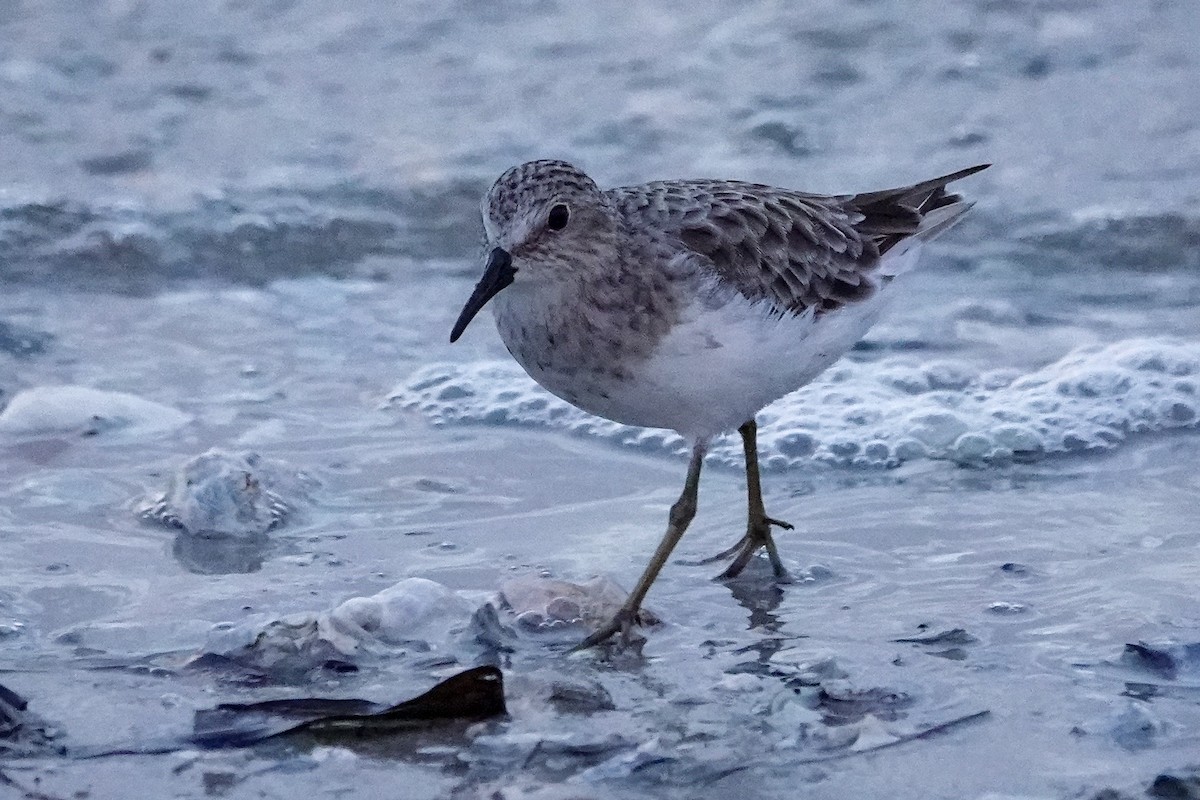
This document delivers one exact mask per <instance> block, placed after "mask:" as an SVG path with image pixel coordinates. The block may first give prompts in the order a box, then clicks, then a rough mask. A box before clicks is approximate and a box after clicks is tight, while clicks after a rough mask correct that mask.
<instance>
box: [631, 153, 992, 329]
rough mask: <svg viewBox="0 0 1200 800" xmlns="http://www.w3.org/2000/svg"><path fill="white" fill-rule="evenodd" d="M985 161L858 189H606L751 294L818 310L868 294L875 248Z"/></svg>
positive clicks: (782, 307)
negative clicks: (897, 184)
mask: <svg viewBox="0 0 1200 800" xmlns="http://www.w3.org/2000/svg"><path fill="white" fill-rule="evenodd" d="M983 168H984V167H982V166H980V167H975V168H972V169H969V170H963V171H962V172H958V173H954V174H953V175H947V176H945V177H942V178H936V179H934V180H931V181H925V182H924V183H920V184H915V185H913V186H907V187H903V188H899V189H888V190H884V191H881V192H871V193H868V194H860V195H839V196H824V195H813V194H805V193H803V192H791V191H787V190H783V189H776V188H773V187H770V186H763V185H760V184H751V183H741V182H737V181H709V180H694V181H662V182H657V183H649V184H644V185H641V186H630V187H620V188H617V189H612V190H610V191H609V196H610V198H611V199H612V200H613V201H614V202H615V203H616V205H617V207H618V209H619V210H620V211H621V213H623V214H624V215H626V217H627V218H630V219H631V220H635V221H640V222H643V223H649V225H650V226H652V227H653V228H656V229H658V230H662V231H663V232H664V234H665V235H667V236H669V237H672V238H673V239H674V240H675V241H676V242H678V243H679V244H682V245H683V246H684V247H685V248H687V249H688V250H691V251H692V252H694V253H696V254H698V255H700V256H703V257H704V259H705V260H706V262H707V263H708V264H709V265H710V266H711V268H712V270H713V271H714V272H715V273H716V274H717V275H718V276H719V277H720V278H721V279H722V280H724V281H728V282H729V283H730V284H731V285H732V286H734V287H735V288H736V289H737V290H738V291H739V292H740V293H741V294H743V295H745V296H746V297H748V298H750V299H751V300H756V301H757V300H761V301H766V302H768V303H770V304H771V305H772V306H774V307H775V308H776V309H777V310H778V311H779V312H780V313H789V312H790V313H793V314H802V313H804V312H806V311H808V310H809V309H813V310H814V312H815V313H817V314H821V313H824V312H827V311H832V310H834V309H837V308H841V307H842V306H844V305H846V304H847V303H853V302H856V301H859V300H862V299H865V298H866V297H868V296H870V294H871V293H872V292H873V291H874V290H875V288H876V287H877V285H878V284H879V282H880V280H879V278H877V277H876V276H875V275H874V274H873V273H874V272H875V270H876V268H877V267H878V265H879V261H880V255H881V254H883V253H886V252H887V251H888V250H889V249H891V248H892V247H894V246H895V245H896V244H897V243H898V242H900V241H902V240H903V239H905V238H907V237H910V236H913V235H918V234H920V233H921V231H920V230H919V229H920V228H921V221H922V219H923V217H924V216H925V215H926V214H928V213H929V212H930V211H933V210H935V209H938V208H944V207H946V206H949V205H952V204H954V203H957V202H958V201H959V200H960V199H961V198H959V197H958V196H957V195H953V194H949V193H947V192H946V191H945V188H944V187H945V185H946V184H947V183H949V182H950V181H952V180H956V179H958V178H961V177H965V176H966V175H969V174H971V173H973V172H977V171H979V170H980V169H983ZM953 216H954V215H952V217H953ZM951 219H952V218H951ZM941 227H944V225H942V226H941Z"/></svg>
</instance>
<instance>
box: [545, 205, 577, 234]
mask: <svg viewBox="0 0 1200 800" xmlns="http://www.w3.org/2000/svg"><path fill="white" fill-rule="evenodd" d="M570 219H571V210H570V209H569V208H567V207H566V206H565V205H563V204H562V203H559V204H558V205H556V206H555V207H554V208H552V209H550V216H549V217H547V218H546V227H547V228H549V229H550V230H552V231H561V230H562V229H563V228H565V227H567V222H568V221H569V220H570Z"/></svg>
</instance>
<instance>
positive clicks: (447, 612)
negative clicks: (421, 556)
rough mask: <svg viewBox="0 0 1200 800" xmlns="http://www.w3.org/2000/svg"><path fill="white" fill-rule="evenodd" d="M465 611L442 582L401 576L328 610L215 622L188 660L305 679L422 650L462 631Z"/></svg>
mask: <svg viewBox="0 0 1200 800" xmlns="http://www.w3.org/2000/svg"><path fill="white" fill-rule="evenodd" d="M470 613H471V609H470V604H468V603H467V601H466V600H464V599H463V598H462V597H460V596H459V595H457V594H456V593H454V592H453V591H451V590H450V589H447V588H446V587H445V586H442V585H441V584H440V583H436V582H434V581H431V580H426V579H425V578H406V579H404V580H402V581H400V582H399V583H397V584H395V585H394V586H390V587H388V588H387V589H384V590H383V591H381V592H378V593H377V594H374V595H371V596H369V597H352V598H350V599H349V600H346V601H345V602H343V603H341V604H340V605H338V606H336V607H334V608H332V609H329V610H326V611H320V612H302V613H297V614H289V615H286V616H283V617H271V616H269V615H257V616H255V617H253V618H251V619H248V620H245V621H243V622H239V623H236V624H232V623H222V624H219V625H216V626H214V628H213V629H212V631H211V632H210V633H209V637H208V641H207V642H206V643H205V645H204V648H203V651H202V652H200V653H198V654H197V655H196V656H194V657H193V658H192V659H191V661H190V662H189V664H190V665H192V666H196V667H211V666H214V665H221V664H223V665H226V666H229V665H232V666H236V667H238V668H241V669H248V670H252V671H254V672H255V673H258V674H260V675H262V676H263V677H265V678H268V679H270V680H276V681H284V682H287V681H296V680H302V679H304V678H305V677H307V676H308V675H309V673H311V672H312V671H313V670H316V669H322V668H334V669H337V670H339V671H344V670H347V669H350V670H352V669H354V668H356V666H357V664H358V663H359V662H361V661H362V660H363V659H364V658H366V657H369V656H371V655H372V654H376V653H378V654H385V653H386V654H388V655H392V656H394V655H397V654H399V653H400V652H402V651H404V650H410V651H416V652H422V653H427V652H429V651H431V650H434V649H436V648H437V647H438V646H439V645H441V644H443V643H444V642H446V641H447V640H448V639H449V638H450V637H452V636H453V635H454V634H455V632H456V631H458V630H461V629H463V628H465V627H466V625H467V623H468V620H469V617H470Z"/></svg>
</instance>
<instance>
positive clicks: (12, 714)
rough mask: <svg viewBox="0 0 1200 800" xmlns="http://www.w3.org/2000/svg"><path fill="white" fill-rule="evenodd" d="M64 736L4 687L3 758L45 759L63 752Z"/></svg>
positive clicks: (0, 700)
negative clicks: (61, 743) (61, 737)
mask: <svg viewBox="0 0 1200 800" xmlns="http://www.w3.org/2000/svg"><path fill="white" fill-rule="evenodd" d="M59 736H60V733H59V731H58V730H56V729H55V728H54V727H53V726H51V725H50V724H49V723H48V722H46V721H45V720H43V719H42V718H41V717H39V716H38V715H36V714H34V713H33V712H32V711H30V710H29V703H28V702H27V701H26V700H25V698H24V697H21V695H19V694H17V693H16V692H14V691H13V690H12V689H9V688H8V687H6V686H4V685H3V684H0V756H12V757H22V756H42V755H57V754H60V753H62V752H63V748H62V746H61V745H57V744H55V743H54V742H55V740H56V739H58V738H59Z"/></svg>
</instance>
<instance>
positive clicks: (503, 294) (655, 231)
mask: <svg viewBox="0 0 1200 800" xmlns="http://www.w3.org/2000/svg"><path fill="white" fill-rule="evenodd" d="M986 167H987V165H986V164H984V165H979V166H975V167H970V168H968V169H964V170H960V171H959V172H954V173H951V174H949V175H944V176H942V177H940V178H934V179H932V180H927V181H922V182H921V183H916V184H913V185H911V186H904V187H901V188H898V189H885V190H883V191H878V192H866V193H864V194H846V195H832V196H830V195H818V194H808V193H805V192H798V191H792V190H788V189H777V188H775V187H772V186H764V185H760V184H754V183H743V182H740V181H727V180H674V181H655V182H653V183H645V184H641V185H638V186H621V187H617V188H615V189H607V190H602V189H600V188H599V187H598V186H597V185H596V184H595V182H594V181H592V179H591V178H589V177H588V176H587V175H586V174H584V173H583V172H582V171H581V170H579V169H577V168H576V167H574V166H572V165H570V164H568V163H566V162H563V161H531V162H529V163H526V164H522V165H520V166H517V167H513V168H512V169H510V170H508V171H507V172H505V173H504V174H503V175H501V176H500V178H499V180H497V181H496V182H495V184H493V185H492V188H491V189H490V190H489V191H488V193H487V195H486V196H484V198H483V203H482V211H483V225H484V229H485V231H486V233H487V241H488V255H487V263H486V265H485V267H484V271H483V277H482V278H481V279H480V280H479V283H478V284H477V285H476V286H475V290H474V291H473V292H472V293H471V297H470V299H468V300H467V303H466V306H465V307H464V308H463V310H462V313H461V314H460V315H459V317H458V321H457V322H456V323H455V324H454V329H453V331H452V332H451V334H450V341H451V342H454V341H457V340H458V338H459V336H461V335H462V333H463V330H464V329H465V328H466V327H467V325H468V323H470V321H471V320H472V319H473V318H474V317H475V315H476V314H477V313H478V312H479V310H480V309H482V308H483V307H484V306H485V305H486V304H487V303H488V302H489V301H491V303H492V311H493V313H494V315H495V317H496V324H497V326H498V328H499V331H500V338H501V339H502V340H503V341H504V344H505V346H507V347H508V351H509V352H510V353H511V354H512V356H513V358H515V359H516V360H517V362H518V363H520V364H521V366H522V367H524V368H525V371H526V372H528V373H529V374H530V376H532V377H533V379H534V380H536V381H537V382H538V383H540V384H541V385H542V386H543V387H545V388H546V389H548V390H549V391H550V392H552V393H554V394H555V395H557V396H559V397H561V398H563V399H564V400H567V401H568V402H570V403H572V404H574V405H576V406H578V407H579V408H581V409H583V410H584V411H588V412H590V413H593V414H597V415H599V416H601V417H605V418H607V419H610V420H615V421H617V422H621V423H625V424H627V425H639V426H643V427H648V428H670V429H673V430H675V431H678V432H679V433H680V434H682V435H683V436H684V437H686V438H687V439H688V440H689V441H690V442H691V444H692V451H691V461H690V463H689V464H688V471H687V480H686V481H685V483H684V487H683V493H682V494H681V495H680V497H679V499H678V500H677V501H676V502H675V504H674V505H672V506H671V512H670V517H669V522H668V525H667V532H666V535H665V536H664V537H663V539H662V541H661V543H660V544H659V546H658V549H657V550H656V551H655V553H654V556H653V557H652V558H651V560H650V564H649V565H648V566H647V567H646V570H645V572H644V573H643V574H642V576H641V578H640V579H639V580H638V582H637V585H636V586H635V587H634V589H633V592H632V593H631V594H630V595H629V597H628V599H627V601H626V603H625V605H624V607H623V608H622V609H621V610H620V611H619V612H618V613H617V614H616V616H615V617H614V618H613V619H612V620H610V621H609V622H608V623H607V624H606V625H604V626H602V627H601V628H600V629H599V630H597V631H595V632H594V633H593V634H592V635H590V636H588V637H587V638H586V639H585V640H584V641H583V642H582V644H581V645H580V647H589V646H592V645H595V644H598V643H600V642H603V641H605V640H606V639H608V638H609V637H611V636H612V635H614V634H616V633H620V634H621V635H622V638H623V639H628V638H629V635H630V630H631V627H632V625H633V624H634V621H635V620H636V617H637V612H638V609H639V608H640V606H641V603H642V600H643V599H644V598H645V596H646V593H647V592H648V591H649V589H650V585H651V584H652V583H653V582H654V579H655V577H656V576H657V575H658V573H659V570H661V569H662V567H663V564H664V563H665V562H666V560H667V558H668V557H669V556H670V554H671V551H672V550H673V549H674V547H675V545H676V543H677V542H678V541H679V539H680V537H681V536H682V535H683V532H684V530H686V528H687V526H688V523H690V522H691V520H692V517H693V516H694V515H695V511H696V497H697V490H698V487H699V481H700V468H701V465H702V464H703V461H704V454H705V450H706V448H707V445H708V442H709V440H710V439H711V438H712V437H714V436H716V435H718V434H721V433H725V432H728V431H731V430H733V429H735V428H736V429H737V431H738V432H739V433H740V434H741V437H742V443H743V446H744V450H745V457H746V485H747V490H748V493H749V519H748V521H747V524H746V532H745V534H744V535H743V536H742V537H741V539H740V540H738V542H737V543H736V544H734V546H733V547H731V548H729V549H728V550H726V551H725V552H723V553H720V554H718V555H717V556H714V557H713V559H709V560H716V559H720V558H732V562H731V563H730V565H729V567H728V568H727V569H726V570H725V571H724V572H723V573H722V576H723V577H730V578H731V577H734V576H736V575H737V574H739V573H740V572H741V571H742V570H743V569H744V568H745V566H746V565H747V564H748V563H749V562H750V560H751V559H752V558H753V557H754V556H755V554H756V553H758V552H759V551H760V550H764V549H765V550H766V553H767V556H768V558H769V559H770V563H771V566H772V569H773V570H774V573H775V576H776V577H777V578H779V579H786V576H787V572H786V570H785V569H784V565H783V561H782V560H781V559H780V557H779V553H778V551H777V549H776V547H775V541H774V539H773V537H772V535H771V528H772V526H777V527H782V528H791V526H790V525H788V524H787V523H784V522H781V521H779V520H776V519H773V518H771V517H769V516H767V514H766V511H765V509H764V507H763V501H762V490H761V487H760V483H759V472H758V456H757V450H756V436H757V429H756V427H755V421H754V415H755V414H756V413H757V412H758V411H759V410H760V409H762V408H763V407H764V406H766V405H767V404H768V403H770V402H772V401H774V400H777V399H778V398H780V397H782V396H783V395H785V394H787V393H789V392H791V391H794V390H795V389H798V388H800V387H801V386H803V385H805V384H806V383H808V382H809V381H811V380H812V379H813V378H814V377H816V376H817V375H818V374H819V373H820V372H821V371H822V370H824V369H825V368H826V367H828V366H829V365H830V364H832V363H833V362H834V361H836V360H837V359H838V358H839V357H840V356H841V355H842V354H843V353H844V352H846V351H847V350H849V349H850V347H851V346H853V345H854V343H855V342H856V341H858V339H859V338H860V337H861V336H862V335H863V334H864V333H866V331H867V329H868V328H870V327H871V325H872V324H873V323H874V321H875V319H876V317H877V316H878V314H879V311H880V307H881V306H880V295H881V293H882V290H883V289H884V288H885V287H886V286H887V284H888V283H889V282H890V281H891V279H892V278H893V277H895V276H896V275H898V274H900V273H901V272H904V271H905V270H907V269H909V268H910V267H911V266H912V265H913V263H914V261H915V260H916V257H917V253H918V250H919V249H920V245H921V244H922V243H924V242H927V241H929V240H930V239H933V238H934V237H935V236H937V235H938V234H940V233H942V232H943V231H945V230H946V229H947V228H949V227H950V226H951V225H953V224H954V223H955V222H956V221H957V220H958V219H959V218H960V217H961V216H962V215H963V214H964V213H965V212H966V211H967V209H969V208H970V207H971V203H969V202H966V201H964V200H963V199H962V198H961V197H960V196H959V195H957V194H952V193H950V192H948V191H947V190H946V185H947V184H949V183H951V182H952V181H956V180H958V179H960V178H965V177H966V176H968V175H972V174H974V173H976V172H979V171H980V170H982V169H985V168H986Z"/></svg>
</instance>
